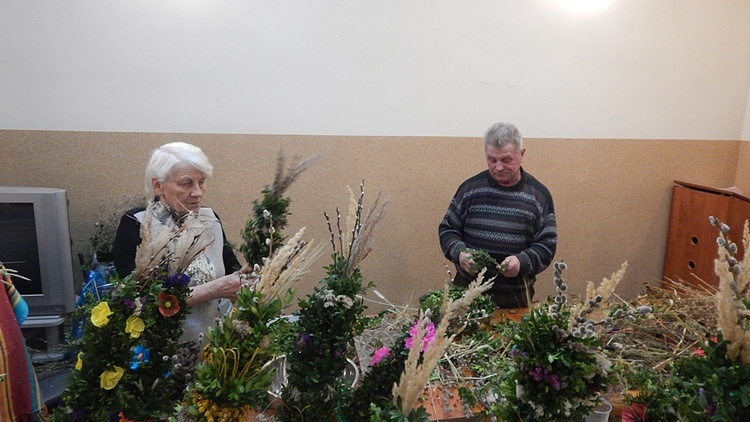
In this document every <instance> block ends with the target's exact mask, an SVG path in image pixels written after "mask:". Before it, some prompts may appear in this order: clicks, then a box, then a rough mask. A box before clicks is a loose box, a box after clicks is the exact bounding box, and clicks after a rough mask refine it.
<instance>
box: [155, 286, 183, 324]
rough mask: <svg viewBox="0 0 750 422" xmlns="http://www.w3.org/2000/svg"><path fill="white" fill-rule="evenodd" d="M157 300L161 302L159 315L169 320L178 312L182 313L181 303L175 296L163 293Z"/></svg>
mask: <svg viewBox="0 0 750 422" xmlns="http://www.w3.org/2000/svg"><path fill="white" fill-rule="evenodd" d="M156 299H157V300H158V301H159V313H160V314H162V315H164V316H165V317H167V318H169V317H171V316H172V315H175V314H176V313H177V312H180V303H179V302H178V301H177V297H176V296H175V295H170V294H167V293H166V292H161V293H159V296H157V297H156Z"/></svg>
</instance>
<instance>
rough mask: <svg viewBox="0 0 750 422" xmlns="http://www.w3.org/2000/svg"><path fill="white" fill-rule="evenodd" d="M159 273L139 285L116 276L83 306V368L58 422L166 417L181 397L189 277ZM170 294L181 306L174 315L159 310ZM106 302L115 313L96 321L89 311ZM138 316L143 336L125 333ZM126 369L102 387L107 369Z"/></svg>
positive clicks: (71, 380) (74, 379) (68, 388)
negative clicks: (179, 358)
mask: <svg viewBox="0 0 750 422" xmlns="http://www.w3.org/2000/svg"><path fill="white" fill-rule="evenodd" d="M176 277H177V276H168V275H167V274H166V272H165V271H159V272H157V273H156V274H155V276H154V277H153V279H149V280H147V281H145V282H142V283H138V282H137V281H136V280H135V278H134V277H133V276H128V277H126V278H124V279H122V280H119V279H116V278H115V279H114V280H112V282H113V283H114V285H115V288H114V289H113V290H112V291H111V292H110V293H109V294H108V295H107V296H105V297H104V298H103V299H102V300H101V301H100V302H95V303H94V302H93V301H92V302H91V303H90V304H89V305H87V306H86V307H84V308H82V309H83V311H81V313H82V312H84V311H85V312H86V313H87V314H86V318H85V319H84V320H83V323H84V324H85V326H84V335H83V339H82V340H81V341H80V342H79V343H77V345H76V347H77V349H76V350H78V352H79V353H78V356H79V363H80V369H75V370H73V371H72V372H71V375H70V377H69V379H68V381H67V385H66V389H65V391H64V392H63V396H62V399H63V402H64V403H65V407H64V408H58V409H55V411H54V412H53V414H52V420H54V421H66V420H75V421H92V422H101V421H105V420H109V417H110V416H111V415H113V414H115V415H116V414H118V413H119V412H123V413H124V414H125V415H127V417H128V418H130V419H133V420H155V419H164V417H165V416H166V415H168V414H170V413H171V411H172V408H173V406H174V404H175V403H176V402H177V401H178V400H179V398H180V397H181V396H182V392H183V390H184V387H185V385H184V384H182V383H181V382H180V380H179V377H177V376H175V375H174V372H175V370H176V368H175V363H176V362H175V361H174V360H173V358H172V357H173V356H175V355H177V351H178V340H179V338H180V336H181V335H182V332H183V330H182V323H183V321H184V319H185V317H186V316H187V313H188V306H187V297H188V294H189V288H188V286H187V282H189V279H188V278H187V276H184V275H182V278H180V280H182V281H180V282H178V283H176V284H175V283H174V282H173V280H176V279H177V278H176ZM162 293H164V294H170V295H173V296H174V297H175V298H176V299H177V303H178V304H179V308H180V310H179V311H178V312H177V313H176V314H174V315H171V316H164V315H163V314H162V313H160V305H159V301H158V297H159V295H160V294H162ZM103 304H106V305H107V306H108V307H109V309H110V310H111V312H112V314H111V315H110V316H109V319H108V322H107V323H106V324H104V325H101V326H98V327H97V326H96V325H94V323H93V321H92V318H91V315H92V312H95V311H96V309H101V308H96V307H97V306H99V307H101V306H103ZM131 316H138V317H139V318H140V319H141V320H142V321H143V324H144V326H145V329H144V330H143V332H142V333H141V334H140V336H139V337H137V338H135V337H133V336H132V335H131V334H129V333H126V332H125V328H126V321H128V318H129V317H131ZM116 367H119V368H122V369H123V375H122V378H120V379H119V381H116V385H115V386H114V387H113V388H111V389H104V388H103V387H101V386H100V377H101V376H102V374H103V373H105V371H113V370H114V369H115V368H116Z"/></svg>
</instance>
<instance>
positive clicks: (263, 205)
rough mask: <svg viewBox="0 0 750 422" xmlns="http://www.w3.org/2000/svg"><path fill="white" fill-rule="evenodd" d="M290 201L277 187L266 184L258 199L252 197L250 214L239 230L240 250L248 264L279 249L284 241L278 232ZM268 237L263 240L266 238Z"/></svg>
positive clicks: (286, 214)
mask: <svg viewBox="0 0 750 422" xmlns="http://www.w3.org/2000/svg"><path fill="white" fill-rule="evenodd" d="M291 203H292V200H291V199H289V198H286V197H282V196H281V193H280V192H279V191H278V190H277V189H273V188H271V187H268V186H266V188H264V189H263V197H262V199H261V200H260V201H258V200H257V199H256V200H253V213H252V214H251V215H250V217H249V218H248V220H247V223H245V228H244V229H243V230H242V240H243V242H244V243H243V244H242V245H241V246H240V252H242V254H243V256H244V257H245V261H246V262H247V263H248V264H251V265H253V264H258V265H261V264H262V262H263V261H262V260H263V258H265V257H269V256H271V255H272V252H273V251H275V250H277V249H278V248H280V247H281V246H282V245H283V244H284V241H285V238H284V236H282V235H281V234H280V233H281V232H282V231H283V230H284V229H285V228H286V226H287V224H288V223H287V217H288V216H289V214H290V213H289V205H290V204H291ZM267 239H270V241H269V242H268V243H267V242H266V240H267Z"/></svg>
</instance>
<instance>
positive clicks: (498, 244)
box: [438, 123, 557, 308]
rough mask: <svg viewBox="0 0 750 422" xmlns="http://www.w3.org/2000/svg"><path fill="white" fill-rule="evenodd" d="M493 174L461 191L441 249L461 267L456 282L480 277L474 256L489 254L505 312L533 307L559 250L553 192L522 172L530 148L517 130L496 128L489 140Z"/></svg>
mask: <svg viewBox="0 0 750 422" xmlns="http://www.w3.org/2000/svg"><path fill="white" fill-rule="evenodd" d="M484 152H485V156H486V158H487V170H484V171H482V172H481V173H479V174H477V175H475V176H473V177H471V178H469V179H468V180H466V181H465V182H463V183H462V184H461V186H459V187H458V190H457V191H456V193H455V195H454V196H453V199H452V200H451V202H450V205H449V206H448V210H447V211H446V213H445V217H444V218H443V220H442V221H441V222H440V226H439V227H438V235H439V238H440V246H441V248H442V250H443V254H444V255H445V257H446V258H448V259H449V260H451V262H453V263H454V264H455V265H456V270H457V273H456V276H455V278H454V280H453V282H454V283H455V284H457V285H462V286H466V285H468V283H469V282H470V281H472V280H473V279H474V278H476V276H477V269H476V268H475V267H474V260H473V259H472V251H477V250H479V251H484V252H487V253H488V254H489V255H490V256H491V257H492V258H494V259H495V260H496V261H497V262H498V263H499V266H498V267H497V268H488V270H487V273H486V274H485V280H487V279H488V278H490V277H494V276H497V277H496V278H495V283H494V285H493V287H492V289H491V290H489V291H488V293H489V294H491V296H492V299H493V300H494V302H495V304H496V305H497V306H499V307H501V308H519V307H520V308H523V307H528V305H529V303H530V302H531V299H532V298H533V296H534V282H535V281H536V275H537V274H538V273H540V272H542V271H543V270H544V269H545V268H547V266H548V265H549V264H550V263H551V262H552V259H553V258H554V256H555V251H556V249H557V224H556V222H555V207H554V205H553V202H552V195H551V194H550V192H549V190H548V189H547V188H546V187H545V186H544V185H543V184H542V183H541V182H540V181H538V180H537V179H536V178H535V177H534V176H532V175H531V174H529V173H527V172H526V171H524V169H523V168H522V167H521V163H522V162H523V155H524V153H525V152H526V148H524V146H523V139H522V138H521V134H520V133H519V131H518V128H516V127H515V126H514V125H512V124H508V123H496V124H495V125H493V126H491V127H490V128H489V129H488V130H487V133H486V134H485V135H484Z"/></svg>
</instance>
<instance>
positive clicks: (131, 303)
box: [122, 297, 135, 309]
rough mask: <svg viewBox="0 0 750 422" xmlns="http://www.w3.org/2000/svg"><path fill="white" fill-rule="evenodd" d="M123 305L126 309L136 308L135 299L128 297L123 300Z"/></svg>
mask: <svg viewBox="0 0 750 422" xmlns="http://www.w3.org/2000/svg"><path fill="white" fill-rule="evenodd" d="M122 304H123V305H125V307H126V308H131V309H132V308H135V301H133V299H130V298H129V297H126V298H124V299H123V300H122Z"/></svg>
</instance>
